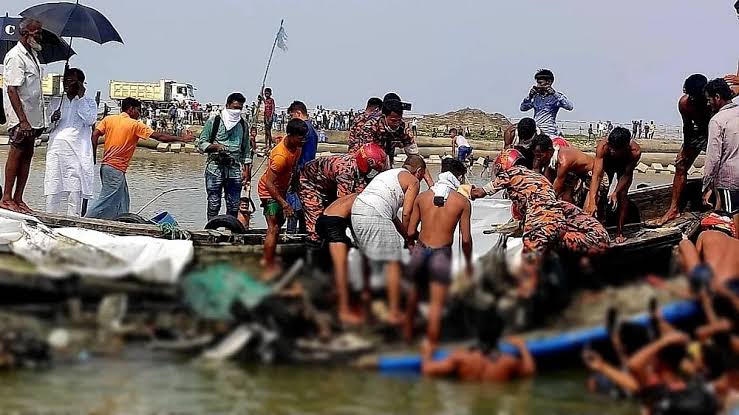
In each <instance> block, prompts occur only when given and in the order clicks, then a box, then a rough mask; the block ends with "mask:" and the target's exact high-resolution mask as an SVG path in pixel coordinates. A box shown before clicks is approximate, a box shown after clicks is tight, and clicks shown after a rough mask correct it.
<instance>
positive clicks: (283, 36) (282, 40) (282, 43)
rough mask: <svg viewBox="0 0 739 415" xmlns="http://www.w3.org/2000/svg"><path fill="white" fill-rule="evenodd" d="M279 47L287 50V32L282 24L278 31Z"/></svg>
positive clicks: (284, 50)
mask: <svg viewBox="0 0 739 415" xmlns="http://www.w3.org/2000/svg"><path fill="white" fill-rule="evenodd" d="M277 47H278V48H280V49H282V51H283V52H287V33H285V28H284V27H282V26H280V30H279V31H278V32H277Z"/></svg>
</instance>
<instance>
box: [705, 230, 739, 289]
mask: <svg viewBox="0 0 739 415" xmlns="http://www.w3.org/2000/svg"><path fill="white" fill-rule="evenodd" d="M696 248H698V252H699V253H700V256H701V258H702V259H703V262H705V263H706V264H707V265H708V266H710V267H711V269H712V270H713V278H714V279H715V283H716V284H721V285H723V284H725V283H726V282H727V281H729V280H731V279H734V278H739V240H737V239H734V238H732V237H730V236H728V235H726V234H725V233H723V232H719V231H705V232H703V233H701V234H700V236H699V237H698V241H697V243H696Z"/></svg>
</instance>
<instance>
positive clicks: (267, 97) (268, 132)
mask: <svg viewBox="0 0 739 415" xmlns="http://www.w3.org/2000/svg"><path fill="white" fill-rule="evenodd" d="M259 99H260V100H262V99H263V100H264V142H265V145H266V146H267V150H270V149H272V122H273V117H274V115H275V100H274V99H273V98H272V88H264V98H262V96H261V95H260V96H259Z"/></svg>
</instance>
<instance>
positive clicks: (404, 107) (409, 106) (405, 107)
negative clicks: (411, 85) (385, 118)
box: [401, 102, 412, 111]
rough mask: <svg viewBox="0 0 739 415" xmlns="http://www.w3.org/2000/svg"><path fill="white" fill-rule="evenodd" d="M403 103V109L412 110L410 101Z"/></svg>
mask: <svg viewBox="0 0 739 415" xmlns="http://www.w3.org/2000/svg"><path fill="white" fill-rule="evenodd" d="M401 104H403V111H410V110H411V106H412V104H411V103H410V102H401Z"/></svg>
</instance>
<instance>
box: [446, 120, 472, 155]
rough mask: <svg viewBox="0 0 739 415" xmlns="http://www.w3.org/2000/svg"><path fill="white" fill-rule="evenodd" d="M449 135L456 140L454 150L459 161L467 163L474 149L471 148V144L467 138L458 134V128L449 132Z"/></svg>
mask: <svg viewBox="0 0 739 415" xmlns="http://www.w3.org/2000/svg"><path fill="white" fill-rule="evenodd" d="M449 134H450V135H451V136H452V140H454V148H455V149H456V154H457V160H459V161H465V160H466V159H467V157H469V156H470V154H472V147H470V143H469V142H468V141H467V139H466V138H464V136H463V135H461V134H457V129H456V128H452V129H451V130H450V131H449Z"/></svg>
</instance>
